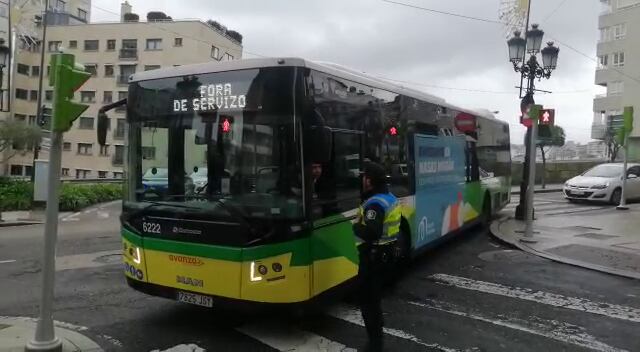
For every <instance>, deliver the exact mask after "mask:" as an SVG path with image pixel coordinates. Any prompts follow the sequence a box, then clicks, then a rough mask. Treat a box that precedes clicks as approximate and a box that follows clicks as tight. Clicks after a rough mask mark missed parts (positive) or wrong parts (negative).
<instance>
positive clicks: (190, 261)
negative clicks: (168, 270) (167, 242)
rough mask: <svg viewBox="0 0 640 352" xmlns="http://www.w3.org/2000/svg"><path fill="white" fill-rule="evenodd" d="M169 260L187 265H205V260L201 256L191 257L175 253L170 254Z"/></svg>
mask: <svg viewBox="0 0 640 352" xmlns="http://www.w3.org/2000/svg"><path fill="white" fill-rule="evenodd" d="M169 260H170V261H172V262H175V263H180V264H186V265H195V266H200V265H204V262H203V261H202V259H200V258H196V257H189V256H186V255H173V254H169Z"/></svg>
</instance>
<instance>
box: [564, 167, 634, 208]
mask: <svg viewBox="0 0 640 352" xmlns="http://www.w3.org/2000/svg"><path fill="white" fill-rule="evenodd" d="M623 168H624V165H623V164H621V163H610V164H600V165H597V166H594V167H593V168H591V169H589V170H587V171H586V172H585V173H583V174H582V175H580V176H576V177H574V178H572V179H570V180H568V181H567V182H566V183H565V184H564V195H565V198H567V199H568V200H569V201H576V200H590V201H599V202H609V203H611V204H619V203H620V199H621V198H622V181H623V180H624V178H623V172H622V170H623ZM626 175H627V186H626V189H625V191H626V198H627V199H634V198H640V164H631V163H629V164H628V165H627V172H626Z"/></svg>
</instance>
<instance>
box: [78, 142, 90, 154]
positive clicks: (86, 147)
mask: <svg viewBox="0 0 640 352" xmlns="http://www.w3.org/2000/svg"><path fill="white" fill-rule="evenodd" d="M92 147H93V144H91V143H78V154H80V155H92V152H91V148H92Z"/></svg>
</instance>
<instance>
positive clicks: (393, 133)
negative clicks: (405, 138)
mask: <svg viewBox="0 0 640 352" xmlns="http://www.w3.org/2000/svg"><path fill="white" fill-rule="evenodd" d="M389 135H391V136H397V135H398V128H397V127H396V126H391V127H389Z"/></svg>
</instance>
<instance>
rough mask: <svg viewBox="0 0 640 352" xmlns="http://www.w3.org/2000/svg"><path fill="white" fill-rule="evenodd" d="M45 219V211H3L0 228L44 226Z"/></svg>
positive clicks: (0, 214)
mask: <svg viewBox="0 0 640 352" xmlns="http://www.w3.org/2000/svg"><path fill="white" fill-rule="evenodd" d="M44 218H45V215H44V209H42V210H23V211H3V212H2V213H0V227H5V226H22V225H34V224H42V223H44Z"/></svg>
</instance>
